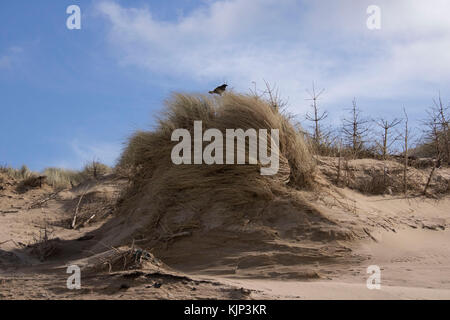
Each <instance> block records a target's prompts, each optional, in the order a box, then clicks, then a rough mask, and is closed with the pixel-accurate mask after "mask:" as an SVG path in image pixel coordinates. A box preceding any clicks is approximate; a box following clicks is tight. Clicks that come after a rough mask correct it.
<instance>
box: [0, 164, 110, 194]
mask: <svg viewBox="0 0 450 320" xmlns="http://www.w3.org/2000/svg"><path fill="white" fill-rule="evenodd" d="M112 172H113V170H112V168H110V167H108V166H107V165H105V164H102V163H100V162H96V161H94V162H92V163H89V164H87V165H86V166H85V167H84V168H83V170H68V169H62V168H46V169H44V170H43V171H42V172H40V173H39V172H34V171H31V170H30V169H28V167H27V166H25V165H24V166H22V167H21V168H20V169H14V168H11V167H7V166H3V167H0V173H1V174H2V175H3V176H4V177H8V178H10V179H13V180H15V181H17V182H18V190H19V191H26V190H28V189H31V188H37V187H40V186H41V185H42V183H45V184H47V185H49V186H51V187H53V188H54V189H55V190H62V189H66V188H70V187H73V186H77V185H79V184H80V183H82V182H85V181H87V180H92V179H96V178H100V177H102V176H105V175H108V174H110V173H112ZM39 177H41V178H39ZM2 179H4V178H2Z"/></svg>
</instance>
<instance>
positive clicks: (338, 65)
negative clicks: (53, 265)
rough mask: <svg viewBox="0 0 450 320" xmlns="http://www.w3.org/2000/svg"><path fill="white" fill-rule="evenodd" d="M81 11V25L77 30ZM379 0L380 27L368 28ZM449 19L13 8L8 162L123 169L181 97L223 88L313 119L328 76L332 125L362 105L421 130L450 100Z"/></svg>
mask: <svg viewBox="0 0 450 320" xmlns="http://www.w3.org/2000/svg"><path fill="white" fill-rule="evenodd" d="M356 3H357V4H356ZM72 4H77V5H78V6H80V8H81V12H82V18H81V21H82V22H81V23H82V28H81V30H68V29H67V28H66V19H67V18H68V16H69V15H68V14H66V8H67V7H68V6H69V5H72ZM371 4H375V5H378V6H379V7H380V8H381V29H380V30H368V28H367V27H366V20H367V18H368V14H367V13H366V9H367V7H368V6H369V5H371ZM449 13H450V3H449V2H448V1H445V0H433V1H419V0H398V1H388V0H383V1H377V0H372V1H365V0H361V1H358V2H356V1H351V0H341V1H334V0H333V1H332V0H328V1H326V0H324V1H294V0H284V1H275V0H227V1H206V0H205V1H201V0H200V1H193V0H184V1H183V0H179V1H143V0H141V1H137V0H136V1H131V0H128V1H119V0H117V1H114V0H105V1H103V0H98V1H88V0H86V1H75V0H71V1H66V0H40V1H26V0H14V1H12V0H3V1H1V2H0V108H1V112H0V165H11V166H14V167H18V166H20V165H22V164H27V165H28V166H29V167H30V168H32V169H33V170H41V169H43V168H45V167H48V166H60V167H66V168H80V167H82V166H83V165H84V164H85V163H86V162H88V161H91V160H93V159H97V160H100V161H103V162H106V163H108V164H114V161H115V159H116V158H117V157H118V156H119V154H120V150H121V148H122V147H123V143H124V142H125V141H126V138H127V137H128V136H129V135H130V134H131V133H132V132H133V131H135V130H136V129H146V128H151V125H152V123H153V119H154V118H153V117H154V116H155V115H157V113H158V111H159V110H160V109H161V108H162V103H163V101H164V99H165V98H167V97H168V95H169V94H170V92H172V91H180V90H181V91H187V92H206V91H208V90H210V89H211V88H213V87H214V86H215V85H218V84H221V83H222V82H223V81H227V83H228V84H229V85H230V87H232V88H233V89H234V90H237V91H248V90H249V88H253V86H254V84H253V82H255V83H256V86H257V88H260V89H263V85H264V82H263V79H265V80H267V81H269V82H270V83H272V84H276V85H277V86H278V87H279V90H280V93H281V94H282V96H283V97H285V98H286V99H288V101H289V110H290V111H291V112H293V113H297V114H299V115H300V116H299V119H300V120H301V119H302V116H301V115H302V114H304V113H305V112H306V111H307V110H308V108H309V106H308V102H307V101H305V99H306V98H308V95H307V93H306V92H305V90H306V89H307V88H308V87H310V86H311V83H312V81H315V82H316V84H317V86H318V87H321V88H322V87H323V88H325V93H324V94H323V96H322V101H321V104H322V107H323V108H325V109H327V110H328V111H329V113H330V118H329V122H330V123H335V124H337V123H339V121H340V119H341V118H342V116H343V112H344V110H345V108H348V107H349V106H350V105H351V101H352V99H353V97H356V99H357V101H358V104H359V106H360V108H361V109H362V110H363V111H365V112H366V113H367V115H368V116H371V117H374V118H375V117H378V116H380V115H385V116H386V117H400V116H401V110H402V107H403V106H405V107H406V108H407V110H408V112H409V114H410V117H411V118H412V119H413V120H414V121H415V122H416V123H417V121H418V120H419V119H421V118H423V117H424V116H425V113H424V109H425V108H426V107H428V106H429V105H430V104H431V101H432V98H433V97H435V96H436V95H437V93H438V92H439V91H440V92H441V94H442V96H443V98H444V101H449V100H450V94H449V92H448V88H449V84H450V55H449V54H448V52H450V20H449V19H448V14H449Z"/></svg>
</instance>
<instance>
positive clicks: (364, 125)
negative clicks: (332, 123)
mask: <svg viewBox="0 0 450 320" xmlns="http://www.w3.org/2000/svg"><path fill="white" fill-rule="evenodd" d="M342 122H343V123H342V131H343V134H344V139H345V140H346V142H347V145H348V146H349V147H350V148H351V150H352V153H353V156H354V157H355V158H356V157H357V156H358V155H359V154H360V152H361V151H362V150H363V147H364V142H365V138H366V136H367V134H368V132H369V126H368V122H369V121H368V120H366V119H364V118H363V117H362V116H361V110H360V109H359V108H358V107H357V105H356V99H353V102H352V108H351V109H350V118H349V119H348V118H344V119H343V121H342Z"/></svg>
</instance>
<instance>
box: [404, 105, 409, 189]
mask: <svg viewBox="0 0 450 320" xmlns="http://www.w3.org/2000/svg"><path fill="white" fill-rule="evenodd" d="M403 114H404V115H405V120H404V123H405V131H403V155H404V156H405V161H404V162H403V192H404V193H405V196H406V194H407V192H408V184H407V175H408V139H409V136H410V133H409V127H408V124H409V119H408V113H406V109H405V108H403Z"/></svg>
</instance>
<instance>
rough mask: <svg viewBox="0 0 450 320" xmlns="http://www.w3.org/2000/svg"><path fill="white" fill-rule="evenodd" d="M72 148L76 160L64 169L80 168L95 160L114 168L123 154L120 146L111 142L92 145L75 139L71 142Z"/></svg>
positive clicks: (66, 164) (65, 165)
mask: <svg viewBox="0 0 450 320" xmlns="http://www.w3.org/2000/svg"><path fill="white" fill-rule="evenodd" d="M70 148H71V150H72V152H73V154H74V158H73V159H72V160H71V161H70V162H69V163H64V164H63V165H62V167H68V168H78V167H79V166H80V164H81V165H83V164H87V163H89V162H92V161H94V160H95V161H100V162H102V163H105V164H107V165H110V166H113V165H114V164H115V162H116V160H117V158H118V157H119V155H120V153H121V146H120V144H114V143H109V142H98V143H92V142H87V141H80V140H78V139H74V140H73V141H71V142H70Z"/></svg>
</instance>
